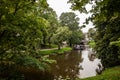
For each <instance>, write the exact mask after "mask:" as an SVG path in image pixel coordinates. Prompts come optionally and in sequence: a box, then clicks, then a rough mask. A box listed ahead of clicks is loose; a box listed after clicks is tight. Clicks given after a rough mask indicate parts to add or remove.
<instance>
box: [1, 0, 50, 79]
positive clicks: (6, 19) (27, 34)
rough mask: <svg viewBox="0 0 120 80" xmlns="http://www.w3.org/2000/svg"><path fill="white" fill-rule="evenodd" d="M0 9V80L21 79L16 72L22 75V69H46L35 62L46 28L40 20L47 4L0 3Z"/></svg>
mask: <svg viewBox="0 0 120 80" xmlns="http://www.w3.org/2000/svg"><path fill="white" fill-rule="evenodd" d="M0 5H1V6H0V11H1V12H0V79H1V78H2V77H3V78H5V79H8V80H9V78H10V79H12V78H17V79H18V78H21V76H20V75H19V74H18V72H21V73H22V74H23V70H22V71H21V69H23V67H24V68H26V67H28V68H30V67H33V68H36V69H41V70H43V71H44V70H45V69H47V68H45V65H46V63H44V62H42V59H41V58H40V60H41V61H39V59H37V58H36V57H37V56H36V54H37V53H38V52H37V49H38V48H39V47H38V46H39V43H41V41H42V39H43V36H42V34H43V33H42V31H43V30H45V29H46V27H47V26H48V25H49V22H48V21H47V20H45V19H44V18H42V17H40V16H39V10H40V11H41V10H44V8H46V7H47V3H46V0H37V1H36V0H25V1H24V0H0ZM39 7H40V8H41V7H42V9H38V8H39ZM21 67H22V68H21ZM11 68H12V70H11ZM28 68H27V69H28ZM22 74H21V75H22ZM16 75H18V76H16ZM4 76H5V77H4Z"/></svg>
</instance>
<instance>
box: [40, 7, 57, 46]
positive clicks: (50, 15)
mask: <svg viewBox="0 0 120 80" xmlns="http://www.w3.org/2000/svg"><path fill="white" fill-rule="evenodd" d="M41 16H42V17H44V18H45V19H46V20H48V21H49V23H50V26H49V27H48V28H47V34H43V36H44V38H43V43H44V45H45V44H46V42H47V43H49V46H50V44H51V38H52V36H53V34H54V33H55V31H56V30H57V27H58V26H59V23H58V19H57V14H56V12H55V11H54V10H53V9H52V8H50V7H49V8H46V9H45V10H44V12H43V13H42V14H41Z"/></svg>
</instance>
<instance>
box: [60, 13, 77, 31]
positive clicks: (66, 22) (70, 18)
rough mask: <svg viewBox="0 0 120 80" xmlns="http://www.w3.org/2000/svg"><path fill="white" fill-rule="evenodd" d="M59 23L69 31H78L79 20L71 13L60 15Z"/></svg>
mask: <svg viewBox="0 0 120 80" xmlns="http://www.w3.org/2000/svg"><path fill="white" fill-rule="evenodd" d="M60 23H61V25H62V26H68V27H69V29H70V30H71V31H74V30H77V29H79V18H78V17H77V15H75V13H73V12H66V13H62V14H61V16H60Z"/></svg>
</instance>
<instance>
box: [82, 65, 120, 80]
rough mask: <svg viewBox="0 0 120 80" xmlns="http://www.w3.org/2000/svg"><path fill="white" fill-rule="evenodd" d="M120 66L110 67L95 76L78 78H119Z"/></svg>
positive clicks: (91, 79)
mask: <svg viewBox="0 0 120 80" xmlns="http://www.w3.org/2000/svg"><path fill="white" fill-rule="evenodd" d="M119 75H120V66H117V67H112V68H109V69H106V70H105V71H103V73H102V74H101V75H97V76H95V77H90V78H85V79H80V80H119V79H120V76H119Z"/></svg>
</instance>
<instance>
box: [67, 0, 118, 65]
mask: <svg viewBox="0 0 120 80" xmlns="http://www.w3.org/2000/svg"><path fill="white" fill-rule="evenodd" d="M69 2H70V3H72V9H74V10H79V11H80V12H84V11H86V8H85V5H86V4H88V3H89V4H92V9H91V10H90V12H92V14H93V15H92V16H91V18H89V20H92V22H93V23H94V25H95V27H96V30H97V35H96V36H97V37H96V39H95V41H96V51H97V53H98V54H99V57H100V58H101V60H102V63H103V65H104V67H110V66H115V65H118V64H120V62H119V61H120V58H119V55H120V54H119V47H118V46H115V45H112V46H110V43H111V41H116V40H118V39H119V38H120V36H119V35H120V32H119V30H120V26H119V23H120V21H119V20H120V9H119V8H120V6H119V4H120V1H118V0H95V1H93V0H78V1H76V0H69Z"/></svg>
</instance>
